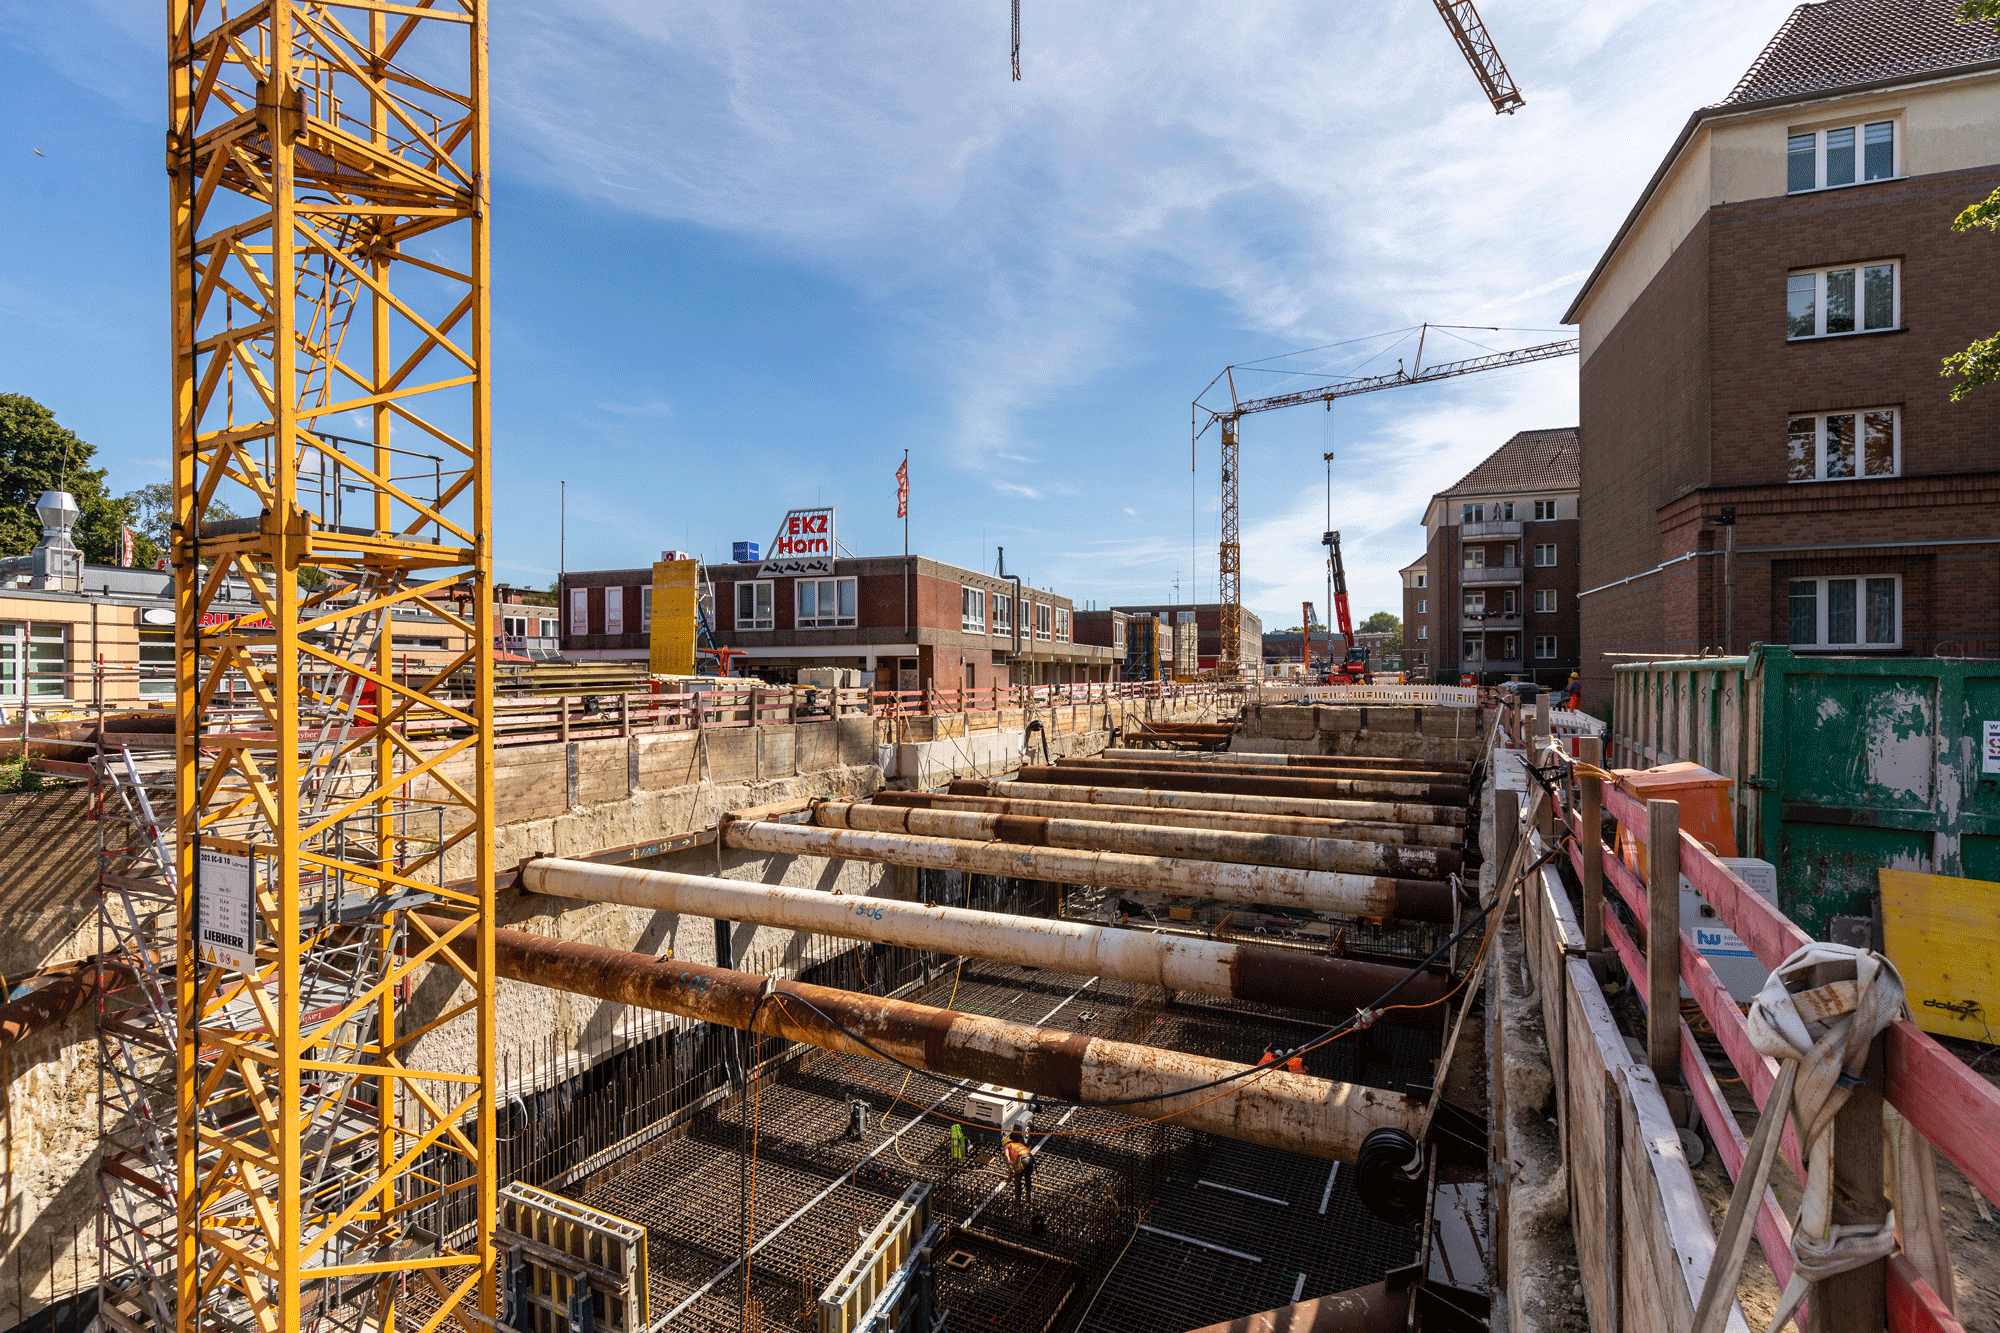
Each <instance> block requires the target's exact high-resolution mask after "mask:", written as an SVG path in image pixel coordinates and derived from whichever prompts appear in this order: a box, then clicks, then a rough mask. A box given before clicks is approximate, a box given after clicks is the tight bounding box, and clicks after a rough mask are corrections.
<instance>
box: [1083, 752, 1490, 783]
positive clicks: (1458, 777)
mask: <svg viewBox="0 0 2000 1333" xmlns="http://www.w3.org/2000/svg"><path fill="white" fill-rule="evenodd" d="M1058 762H1059V763H1063V764H1074V763H1082V762H1090V763H1103V764H1106V765H1108V766H1110V767H1113V768H1131V767H1133V766H1134V764H1135V763H1136V764H1139V765H1145V766H1153V765H1158V764H1171V765H1173V766H1174V767H1176V768H1220V769H1229V770H1241V771H1245V772H1270V771H1271V770H1273V769H1277V770H1284V769H1288V768H1296V769H1311V770H1315V771H1317V770H1327V771H1328V775H1329V776H1332V775H1337V774H1342V773H1345V774H1350V775H1363V776H1367V777H1380V778H1383V779H1385V780H1386V779H1393V780H1394V781H1397V782H1407V781H1414V780H1417V779H1422V780H1424V781H1427V782H1463V781H1465V775H1466V774H1467V773H1468V772H1469V771H1471V767H1472V766H1471V765H1470V764H1464V763H1458V762H1455V761H1452V762H1446V761H1442V760H1440V761H1438V762H1435V763H1434V762H1432V761H1430V760H1427V759H1398V760H1381V759H1372V758H1357V759H1349V758H1348V757H1347V756H1345V755H1337V754H1315V755H1304V754H1259V753H1257V752H1255V751H1250V750H1224V751H1220V752H1218V753H1215V754H1193V753H1175V752H1173V751H1170V750H1118V749H1113V750H1099V751H1098V752H1097V753H1096V754H1093V755H1084V756H1081V757H1080V758H1077V759H1063V760H1060V761H1058ZM1292 776H1293V777H1301V778H1303V777H1310V776H1312V774H1311V773H1294V774H1292Z"/></svg>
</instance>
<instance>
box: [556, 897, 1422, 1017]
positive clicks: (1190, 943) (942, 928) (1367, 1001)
mask: <svg viewBox="0 0 2000 1333" xmlns="http://www.w3.org/2000/svg"><path fill="white" fill-rule="evenodd" d="M521 887H522V888H524V889H526V890H528V891H529V892H531V893H547V894H553V895H555V896H557V897H560V898H579V899H582V900H584V901H587V902H600V903H620V904H623V905H624V906H626V907H643V908H645V909H647V910H649V911H654V912H687V913H691V914H693V915H695V916H706V917H714V918H716V919H717V920H726V921H740V922H747V923H749V924H752V925H758V926H776V927H779V928H780V929H784V930H804V931H811V932H813V933H815V934H820V935H838V936H841V937H842V938H844V939H852V940H873V941H875V942H877V943H881V944H896V945H901V946H902V947H904V948H907V949H928V950H930V951H932V952H934V953H941V954H964V955H966V956H968V957H972V958H986V959H991V960H992V961H994V962H997V963H1015V964H1018V965H1020V966H1023V967H1043V968H1048V969H1050V970H1051V971H1055V972H1073V973H1076V974H1078V975H1080V976H1095V977H1108V978H1110V979H1111V980H1113V981H1130V982H1136V983H1137V984H1139V985H1142V986H1161V987H1165V988H1166V989H1168V990H1185V991H1197V992H1199V993H1201V994H1203V995H1217V996H1225V997H1229V998H1233V999H1238V1000H1253V1001H1255V1002H1257V1003H1259V1004H1273V1005H1280V1006H1284V1007H1289V1008H1298V1009H1315V1010H1319V1011H1322V1012H1325V1013H1329V1014H1333V1015H1336V1016H1338V1017H1341V1018H1345V1017H1347V1016H1348V1015H1349V1014H1352V1013H1353V1012H1354V1011H1355V1010H1357V1009H1361V1008H1364V1007H1367V1006H1369V1005H1371V1004H1372V1003H1373V1002H1374V1001H1375V1000H1376V999H1377V998H1378V997H1379V996H1381V995H1382V994H1383V993H1385V992H1386V991H1387V990H1388V989H1389V988H1390V987H1391V986H1394V985H1395V984H1396V983H1397V982H1399V981H1401V980H1403V978H1404V977H1405V976H1407V975H1408V972H1407V969H1404V968H1399V967H1387V966H1383V965H1381V964H1379V963H1363V962H1354V961H1349V960H1345V959H1335V958H1324V957H1321V956H1319V955H1317V954H1309V953H1304V952H1301V951H1299V950H1296V949H1273V948H1271V947H1269V946H1268V945H1260V944H1230V943H1224V942H1221V941H1217V940H1205V939H1194V938H1189V937H1186V936H1180V935H1159V934H1154V933H1152V932H1150V931H1141V930H1122V929H1120V928H1118V927H1116V926H1101V925H1093V924H1090V923H1088V922H1082V921H1052V920H1048V919H1046V918H1042V917H1028V916H1009V915H1006V914H1004V913H1000V912H975V911H971V910H969V909H967V908H963V907H941V906H940V907H929V906H925V905H924V904H923V903H912V902H904V901H902V900H900V899H896V898H858V897H850V896H847V895H845V894H832V893H822V892H820V891H819V890H817V889H795V888H788V887H785V886H783V885H774V884H758V883H754V882H751V881H747V880H737V879H716V878H713V877H711V876H707V875H681V874H674V873H672V872H669V871H665V870H642V869H639V868H637V867H633V866H610V865H602V864H599V863H597V862H594V861H568V860H562V859H559V858H555V857H545V858H541V859H537V860H534V861H530V862H528V863H527V864H526V865H525V866H523V867H522V869H521ZM1446 986H1447V982H1446V980H1445V978H1444V977H1442V976H1440V975H1437V974H1435V973H1423V974H1420V975H1418V976H1417V977H1415V978H1413V979H1411V980H1410V982H1409V984H1408V985H1406V986H1404V987H1403V989H1402V991H1401V992H1400V993H1399V994H1398V995H1397V997H1396V1003H1398V1004H1428V1003H1430V1002H1432V1001H1434V1000H1437V999H1439V998H1441V997H1442V996H1443V995H1444V993H1445V990H1446ZM1396 1016H1397V1015H1396V1014H1395V1013H1394V1012H1393V1011H1392V1012H1391V1013H1390V1014H1387V1015H1385V1016H1384V1017H1385V1019H1386V1018H1394V1017H1396Z"/></svg>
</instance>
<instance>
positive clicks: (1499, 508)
mask: <svg viewBox="0 0 2000 1333" xmlns="http://www.w3.org/2000/svg"><path fill="white" fill-rule="evenodd" d="M1493 521H1494V522H1495V523H1512V522H1513V521H1514V502H1513V501H1512V500H1495V501H1494V502H1493Z"/></svg>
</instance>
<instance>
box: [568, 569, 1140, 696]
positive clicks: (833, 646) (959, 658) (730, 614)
mask: <svg viewBox="0 0 2000 1333" xmlns="http://www.w3.org/2000/svg"><path fill="white" fill-rule="evenodd" d="M758 569H759V566H758V565H757V564H755V563H744V564H723V565H710V566H708V569H707V577H708V579H709V580H710V582H711V586H712V587H713V589H714V597H713V602H712V605H711V609H710V614H711V616H712V618H713V619H712V623H713V626H714V629H715V633H716V637H717V638H718V639H719V640H720V641H721V642H722V643H724V644H726V645H728V646H729V647H731V648H736V649H739V650H741V651H742V652H743V653H744V657H743V659H742V664H741V665H740V666H739V667H738V670H739V671H747V672H748V673H749V674H751V675H755V676H761V677H763V678H764V679H766V680H770V681H774V682H790V681H794V680H796V678H797V674H798V670H799V668H800V667H848V668H852V669H855V670H860V671H865V672H868V673H870V674H871V675H872V676H873V677H874V688H876V689H884V690H887V689H904V690H916V689H932V688H936V689H955V688H959V687H968V688H972V689H981V690H983V689H990V688H992V687H993V686H995V685H1002V686H1005V685H1044V684H1053V683H1060V682H1067V681H1084V680H1116V679H1118V671H1119V664H1120V662H1121V661H1122V660H1123V656H1124V655H1123V652H1122V650H1121V651H1118V652H1114V651H1113V650H1112V649H1111V648H1110V647H1108V646H1107V647H1098V646H1096V645H1094V644H1088V643H1079V642H1077V641H1076V640H1075V636H1074V634H1073V632H1072V617H1073V616H1074V614H1075V606H1074V604H1073V603H1072V602H1071V600H1070V599H1069V598H1067V597H1063V596H1060V595H1058V594H1056V593H1052V592H1049V591H1047V590H1046V589H1042V588H1029V587H1021V588H1020V589H1019V590H1018V596H1019V599H1020V608H1019V611H1020V614H1019V615H1018V616H1016V614H1015V611H1016V607H1015V598H1016V595H1017V591H1016V587H1015V585H1014V582H1013V581H1012V580H1011V579H1002V578H996V577H994V576H993V575H991V574H982V573H979V572H978V571H976V570H970V569H961V568H959V567H958V566H957V565H947V564H942V563H940V562H938V561H935V560H927V559H925V558H924V557H922V556H914V555H913V556H907V557H906V556H880V557H873V558H859V559H856V558H848V559H840V560H836V561H834V565H833V573H832V575H831V576H820V577H816V578H808V577H803V576H790V577H788V576H779V577H774V578H759V577H758ZM652 580H653V571H652V569H651V568H650V567H649V568H644V569H603V570H591V571H583V572H571V573H569V574H566V575H564V576H563V580H562V585H563V586H562V599H561V601H562V608H563V624H562V650H563V654H564V656H566V657H572V658H584V659H592V658H595V659H614V660H637V661H643V660H645V659H646V658H647V656H648V654H649V652H650V649H649V644H650V641H651V629H652V617H651V614H650V608H649V607H648V605H647V601H648V599H647V597H646V595H645V594H646V592H647V590H648V589H649V587H650V585H651V583H652Z"/></svg>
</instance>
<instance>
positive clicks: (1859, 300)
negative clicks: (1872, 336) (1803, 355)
mask: <svg viewBox="0 0 2000 1333" xmlns="http://www.w3.org/2000/svg"><path fill="white" fill-rule="evenodd" d="M1878 268H1887V269H1888V270H1889V322H1888V323H1887V324H1876V325H1870V324H1869V323H1868V322H1867V319H1868V272H1869V270H1870V269H1878ZM1835 273H1851V274H1853V275H1854V325H1855V326H1854V327H1853V328H1851V329H1841V330H1839V331H1838V332H1834V333H1829V332H1827V328H1826V316H1827V301H1826V286H1827V278H1828V275H1829V274H1835ZM1807 280H1810V281H1811V284H1812V302H1813V316H1812V318H1813V331H1812V332H1811V333H1794V332H1792V295H1793V293H1794V291H1795V290H1803V288H1802V287H1800V286H1799V284H1801V283H1803V282H1805V281H1807ZM1902 327H1903V261H1902V260H1900V259H1861V260H1856V261H1855V262H1853V263H1851V264H1828V265H1827V266H1826V267H1825V268H1808V269H1794V270H1792V271H1791V272H1789V273H1787V274H1786V275H1785V341H1786V342H1795V343H1800V342H1810V341H1811V340H1813V339H1815V338H1857V337H1860V336H1861V335H1862V334H1866V333H1895V332H1896V331H1897V330H1899V329H1901V328H1902Z"/></svg>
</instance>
